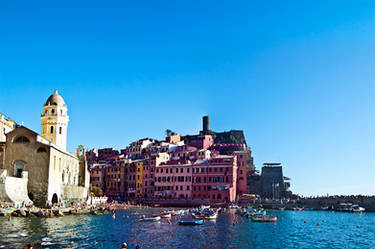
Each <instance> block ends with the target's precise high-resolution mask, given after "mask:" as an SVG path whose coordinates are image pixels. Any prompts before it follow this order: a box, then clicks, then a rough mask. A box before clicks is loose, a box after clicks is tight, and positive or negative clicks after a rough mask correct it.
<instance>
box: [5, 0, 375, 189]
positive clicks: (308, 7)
mask: <svg viewBox="0 0 375 249" xmlns="http://www.w3.org/2000/svg"><path fill="white" fill-rule="evenodd" d="M0 30H1V32H0V112H2V113H5V114H7V115H9V116H10V117H12V118H13V119H14V120H16V121H17V122H19V123H20V122H22V121H24V122H25V125H26V126H28V127H30V128H31V129H33V130H36V131H40V117H39V114H40V113H41V111H42V105H43V103H44V101H45V100H46V99H47V98H48V96H49V95H50V94H52V93H53V90H54V89H58V90H59V93H60V94H61V95H62V96H63V97H64V99H65V101H66V102H67V105H68V108H69V115H70V123H69V131H68V132H69V138H68V149H69V150H71V151H74V150H75V148H76V146H78V145H79V144H83V145H85V146H87V147H88V148H92V147H112V146H113V147H116V148H118V149H120V148H123V147H125V146H126V145H128V144H129V143H130V142H131V141H133V140H136V139H139V138H143V137H154V138H157V139H162V138H163V135H164V131H165V129H167V128H169V129H172V130H174V131H176V132H179V133H181V134H186V133H189V134H194V133H196V132H198V131H199V130H200V129H201V116H202V115H207V114H208V115H210V117H211V128H212V129H213V130H215V131H223V130H230V129H243V130H244V131H245V135H246V139H247V142H248V144H249V145H250V146H251V148H252V150H253V155H254V159H255V164H256V166H257V167H258V168H260V167H261V165H262V163H263V162H281V163H283V165H284V173H285V174H286V175H287V176H289V177H291V178H292V190H293V191H295V192H296V193H300V194H303V195H316V194H320V195H321V194H327V193H329V194H360V193H361V194H375V167H374V166H375V71H374V69H375V3H374V1H362V0H359V1H354V0H353V1H344V0H340V1H333V0H330V1H229V2H228V1H127V2H126V1H106V2H103V1H87V2H84V1H80V2H79V3H77V1H71V2H69V1H66V2H65V1H64V2H61V3H58V2H51V1H45V2H34V1H33V2H30V1H25V2H22V1H16V2H15V1H5V2H2V3H1V8H0Z"/></svg>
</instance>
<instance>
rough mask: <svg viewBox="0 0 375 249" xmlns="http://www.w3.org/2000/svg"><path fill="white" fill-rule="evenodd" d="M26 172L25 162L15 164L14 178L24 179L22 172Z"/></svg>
mask: <svg viewBox="0 0 375 249" xmlns="http://www.w3.org/2000/svg"><path fill="white" fill-rule="evenodd" d="M24 170H25V162H24V161H16V162H15V163H14V172H13V173H14V176H15V177H19V178H21V177H22V172H23V171H24Z"/></svg>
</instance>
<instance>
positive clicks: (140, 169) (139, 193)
mask: <svg viewBox="0 0 375 249" xmlns="http://www.w3.org/2000/svg"><path fill="white" fill-rule="evenodd" d="M136 166H137V177H136V181H135V186H136V191H135V197H142V186H143V161H140V162H137V163H136Z"/></svg>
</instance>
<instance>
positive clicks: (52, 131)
mask: <svg viewBox="0 0 375 249" xmlns="http://www.w3.org/2000/svg"><path fill="white" fill-rule="evenodd" d="M51 134H53V126H51Z"/></svg>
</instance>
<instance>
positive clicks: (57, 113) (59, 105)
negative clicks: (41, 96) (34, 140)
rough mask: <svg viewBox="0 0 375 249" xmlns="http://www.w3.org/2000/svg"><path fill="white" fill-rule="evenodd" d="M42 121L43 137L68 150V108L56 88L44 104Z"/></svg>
mask: <svg viewBox="0 0 375 249" xmlns="http://www.w3.org/2000/svg"><path fill="white" fill-rule="evenodd" d="M40 119H41V123H42V134H41V135H42V137H44V138H46V139H48V140H49V141H51V142H52V143H54V144H55V145H57V146H58V147H59V148H61V149H62V150H64V151H65V150H66V139H67V129H68V122H69V116H68V108H67V106H66V104H65V101H64V99H63V98H62V97H61V96H60V95H59V94H58V93H57V90H55V92H54V94H52V95H51V96H50V97H49V98H48V99H47V101H46V103H45V104H44V106H43V114H42V115H40Z"/></svg>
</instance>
